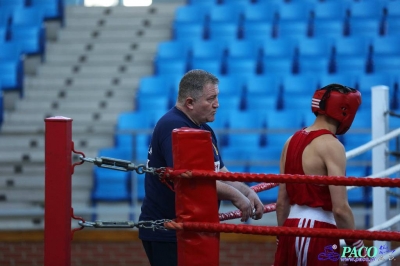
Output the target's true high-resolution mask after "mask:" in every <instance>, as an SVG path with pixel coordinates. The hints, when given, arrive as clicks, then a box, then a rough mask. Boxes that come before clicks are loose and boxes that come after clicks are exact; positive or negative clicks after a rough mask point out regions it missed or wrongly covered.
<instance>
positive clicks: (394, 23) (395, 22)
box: [385, 17, 400, 36]
mask: <svg viewBox="0 0 400 266" xmlns="http://www.w3.org/2000/svg"><path fill="white" fill-rule="evenodd" d="M385 34H386V35H388V36H396V35H398V34H400V17H388V18H387V19H386V29H385Z"/></svg>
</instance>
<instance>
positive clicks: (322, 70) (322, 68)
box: [295, 58, 332, 75]
mask: <svg viewBox="0 0 400 266" xmlns="http://www.w3.org/2000/svg"><path fill="white" fill-rule="evenodd" d="M296 69H297V70H296V71H295V73H300V74H312V73H314V74H317V75H321V74H327V73H331V72H332V70H331V69H332V68H331V61H330V60H329V59H328V58H303V59H300V60H299V62H298V67H297V68H296Z"/></svg>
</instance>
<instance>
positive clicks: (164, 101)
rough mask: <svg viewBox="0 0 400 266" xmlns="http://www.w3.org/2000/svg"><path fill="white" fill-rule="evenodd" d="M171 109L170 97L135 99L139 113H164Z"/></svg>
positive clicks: (165, 95)
mask: <svg viewBox="0 0 400 266" xmlns="http://www.w3.org/2000/svg"><path fill="white" fill-rule="evenodd" d="M171 107H172V106H171V102H170V97H169V95H167V94H164V95H158V97H151V98H150V97H142V98H139V99H137V110H140V111H145V110H153V109H155V110H159V111H164V112H166V111H167V110H168V109H169V108H171Z"/></svg>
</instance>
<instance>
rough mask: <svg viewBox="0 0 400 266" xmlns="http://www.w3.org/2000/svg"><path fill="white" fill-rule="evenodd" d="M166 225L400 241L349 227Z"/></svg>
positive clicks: (394, 234) (395, 236) (383, 233)
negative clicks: (349, 228)
mask: <svg viewBox="0 0 400 266" xmlns="http://www.w3.org/2000/svg"><path fill="white" fill-rule="evenodd" d="M164 227H165V228H167V229H171V230H187V231H195V232H209V233H218V232H223V233H240V234H252V235H272V236H303V237H324V238H339V239H367V240H387V241H400V232H393V231H392V232H388V231H366V230H348V229H323V228H297V227H281V226H279V227H278V226H252V225H236V224H216V223H194V222H185V223H176V222H167V223H165V224H164Z"/></svg>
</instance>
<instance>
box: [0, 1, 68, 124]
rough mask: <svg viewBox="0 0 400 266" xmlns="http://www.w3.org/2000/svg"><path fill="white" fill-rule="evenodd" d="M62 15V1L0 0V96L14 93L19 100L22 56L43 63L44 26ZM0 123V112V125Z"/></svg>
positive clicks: (1, 116) (21, 93)
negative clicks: (30, 57) (37, 56)
mask: <svg viewBox="0 0 400 266" xmlns="http://www.w3.org/2000/svg"><path fill="white" fill-rule="evenodd" d="M63 13H64V11H63V2H62V0H0V94H1V95H2V94H3V91H5V90H18V91H19V92H20V96H21V97H22V96H23V77H24V71H23V70H24V69H23V62H24V56H25V55H34V54H38V55H40V56H41V57H42V60H44V56H45V43H46V41H45V25H44V22H45V21H46V20H51V19H57V20H61V21H63ZM2 99H3V98H2V96H0V100H2ZM0 107H2V104H0ZM2 120H3V108H0V125H1V123H2Z"/></svg>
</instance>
